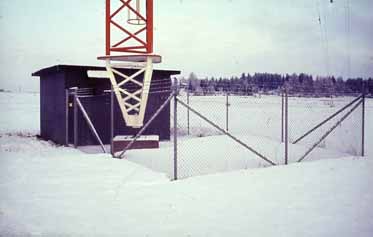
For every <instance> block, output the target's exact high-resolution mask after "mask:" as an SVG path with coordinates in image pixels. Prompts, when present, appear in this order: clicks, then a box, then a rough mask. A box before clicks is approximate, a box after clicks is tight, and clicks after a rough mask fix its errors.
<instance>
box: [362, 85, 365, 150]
mask: <svg viewBox="0 0 373 237" xmlns="http://www.w3.org/2000/svg"><path fill="white" fill-rule="evenodd" d="M362 83H363V85H362V94H363V97H362V98H361V100H362V103H361V156H364V155H365V151H364V146H365V82H364V81H362Z"/></svg>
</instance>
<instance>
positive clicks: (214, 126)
mask: <svg viewBox="0 0 373 237" xmlns="http://www.w3.org/2000/svg"><path fill="white" fill-rule="evenodd" d="M274 87H276V88H277V89H275V90H272V91H270V92H260V91H258V92H255V93H253V94H250V95H248V94H245V93H237V92H235V91H225V92H219V93H216V94H208V95H200V94H198V93H191V92H190V91H187V90H186V89H185V90H181V91H180V93H179V94H178V107H179V108H178V110H177V112H176V113H175V112H174V111H173V112H172V113H171V114H172V115H173V116H177V127H176V130H177V131H176V132H177V136H178V140H177V144H176V146H177V153H176V155H175V157H174V159H177V174H178V177H177V178H184V177H190V176H195V175H202V174H208V173H216V172H222V171H230V170H236V169H247V168H257V167H266V166H271V165H278V164H287V163H291V162H301V161H305V160H317V159H326V158H327V159H330V158H339V157H344V156H351V155H352V156H358V155H364V153H366V151H364V148H365V147H366V146H365V144H364V143H366V141H365V140H366V139H365V137H366V135H365V134H364V131H365V130H366V122H365V120H366V116H367V115H365V113H366V112H365V110H366V98H365V94H364V93H363V90H364V89H363V87H362V89H361V92H360V93H357V92H345V93H341V94H337V93H331V92H330V91H325V92H322V93H320V92H318V93H315V92H314V91H311V90H304V89H303V90H302V91H301V92H299V90H297V88H294V87H291V86H289V84H288V83H284V84H282V85H274ZM325 90H326V89H325ZM174 129H175V128H174Z"/></svg>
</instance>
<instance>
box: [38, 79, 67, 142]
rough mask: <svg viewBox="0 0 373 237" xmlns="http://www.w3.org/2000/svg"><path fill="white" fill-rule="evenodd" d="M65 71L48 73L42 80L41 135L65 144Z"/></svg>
mask: <svg viewBox="0 0 373 237" xmlns="http://www.w3.org/2000/svg"><path fill="white" fill-rule="evenodd" d="M64 78H65V77H64V74H63V73H56V74H54V75H52V74H50V75H46V77H45V79H44V80H41V81H40V135H41V137H42V138H44V139H46V140H52V141H54V142H56V143H58V144H65V136H66V134H65V133H66V132H65V129H66V124H65V110H66V109H65V80H64Z"/></svg>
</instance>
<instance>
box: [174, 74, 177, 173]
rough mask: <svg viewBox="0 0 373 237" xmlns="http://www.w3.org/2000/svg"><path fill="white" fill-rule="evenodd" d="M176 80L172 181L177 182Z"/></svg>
mask: <svg viewBox="0 0 373 237" xmlns="http://www.w3.org/2000/svg"><path fill="white" fill-rule="evenodd" d="M177 89H178V88H177V79H176V78H175V79H174V180H177Z"/></svg>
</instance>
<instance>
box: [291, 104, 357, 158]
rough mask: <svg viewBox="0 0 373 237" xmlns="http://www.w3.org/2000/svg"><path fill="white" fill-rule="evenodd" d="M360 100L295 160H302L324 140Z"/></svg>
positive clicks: (352, 110)
mask: <svg viewBox="0 0 373 237" xmlns="http://www.w3.org/2000/svg"><path fill="white" fill-rule="evenodd" d="M362 102H363V100H360V101H359V102H358V103H357V104H356V105H354V107H352V109H350V110H349V111H348V112H347V113H346V114H345V115H343V117H342V118H341V119H340V120H338V121H337V122H336V123H335V124H334V125H333V126H332V127H331V128H330V129H329V130H328V131H327V132H326V133H325V134H324V135H323V136H322V137H321V138H320V139H319V140H318V141H317V142H316V143H315V144H313V145H312V146H311V148H310V149H308V150H307V151H306V153H304V155H303V156H302V157H301V158H300V159H299V160H298V161H297V162H301V161H302V160H304V159H305V158H306V156H307V155H308V154H310V153H311V151H313V150H314V149H315V148H316V147H317V146H318V145H319V144H320V143H321V142H322V141H323V140H325V138H326V137H327V136H329V134H330V133H332V132H333V131H334V129H336V128H337V127H338V126H339V125H340V124H341V123H342V122H343V121H344V120H345V119H346V118H347V117H348V116H349V115H350V114H351V113H352V112H354V110H355V109H356V108H357V107H359V105H360V104H361V103H362Z"/></svg>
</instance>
